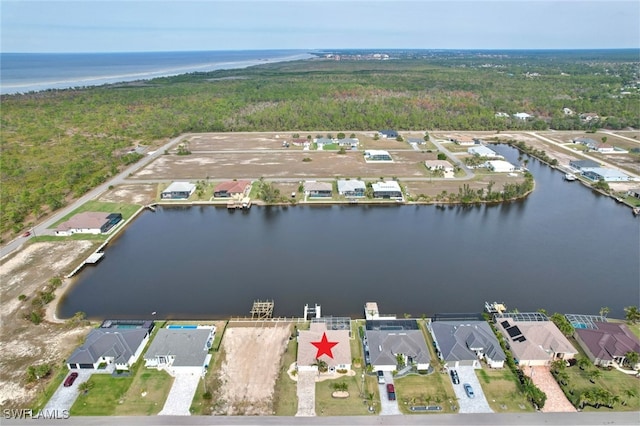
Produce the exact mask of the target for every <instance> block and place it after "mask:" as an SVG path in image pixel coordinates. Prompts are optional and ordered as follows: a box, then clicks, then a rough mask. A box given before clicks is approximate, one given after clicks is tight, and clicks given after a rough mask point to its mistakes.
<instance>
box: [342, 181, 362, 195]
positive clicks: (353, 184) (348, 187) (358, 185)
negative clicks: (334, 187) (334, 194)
mask: <svg viewBox="0 0 640 426" xmlns="http://www.w3.org/2000/svg"><path fill="white" fill-rule="evenodd" d="M366 188H367V187H366V185H365V183H364V182H363V181H361V180H357V179H356V180H346V179H340V180H338V192H340V193H343V192H345V191H353V190H356V189H366Z"/></svg>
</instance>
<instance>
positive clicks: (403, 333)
mask: <svg viewBox="0 0 640 426" xmlns="http://www.w3.org/2000/svg"><path fill="white" fill-rule="evenodd" d="M365 329H366V330H365V337H364V339H363V343H364V348H365V359H366V360H367V363H368V364H370V365H371V366H372V367H373V370H374V371H394V370H397V371H401V370H402V368H403V367H404V366H407V367H411V366H415V367H416V368H417V369H418V370H428V369H429V364H430V363H431V356H430V355H429V350H428V349H427V344H426V342H425V340H424V335H423V334H422V330H420V328H419V327H418V323H417V322H416V320H410V319H405V320H370V321H367V322H366V326H365Z"/></svg>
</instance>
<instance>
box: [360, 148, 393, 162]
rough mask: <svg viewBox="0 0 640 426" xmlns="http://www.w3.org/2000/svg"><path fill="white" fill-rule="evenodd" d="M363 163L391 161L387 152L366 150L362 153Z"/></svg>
mask: <svg viewBox="0 0 640 426" xmlns="http://www.w3.org/2000/svg"><path fill="white" fill-rule="evenodd" d="M364 159H365V161H367V162H369V161H393V158H391V155H389V153H388V152H387V151H383V150H381V149H367V150H366V151H365V152H364Z"/></svg>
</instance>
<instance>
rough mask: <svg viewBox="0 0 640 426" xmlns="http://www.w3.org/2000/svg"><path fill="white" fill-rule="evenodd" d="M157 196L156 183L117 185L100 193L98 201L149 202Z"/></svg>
mask: <svg viewBox="0 0 640 426" xmlns="http://www.w3.org/2000/svg"><path fill="white" fill-rule="evenodd" d="M157 197H158V185H156V184H137V185H118V186H116V187H115V188H113V189H110V190H108V191H107V192H105V193H103V194H101V195H100V197H99V198H98V201H105V202H110V203H133V204H141V205H146V204H151V203H153V202H154V201H156V198H157Z"/></svg>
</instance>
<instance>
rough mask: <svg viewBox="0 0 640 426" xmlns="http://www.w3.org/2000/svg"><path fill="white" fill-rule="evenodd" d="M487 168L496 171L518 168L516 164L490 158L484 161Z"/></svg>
mask: <svg viewBox="0 0 640 426" xmlns="http://www.w3.org/2000/svg"><path fill="white" fill-rule="evenodd" d="M486 165H487V168H488V169H489V170H491V171H492V172H496V173H507V172H515V171H516V170H518V168H517V167H516V166H514V165H513V164H511V163H509V162H508V161H504V160H492V161H487V162H486Z"/></svg>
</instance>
